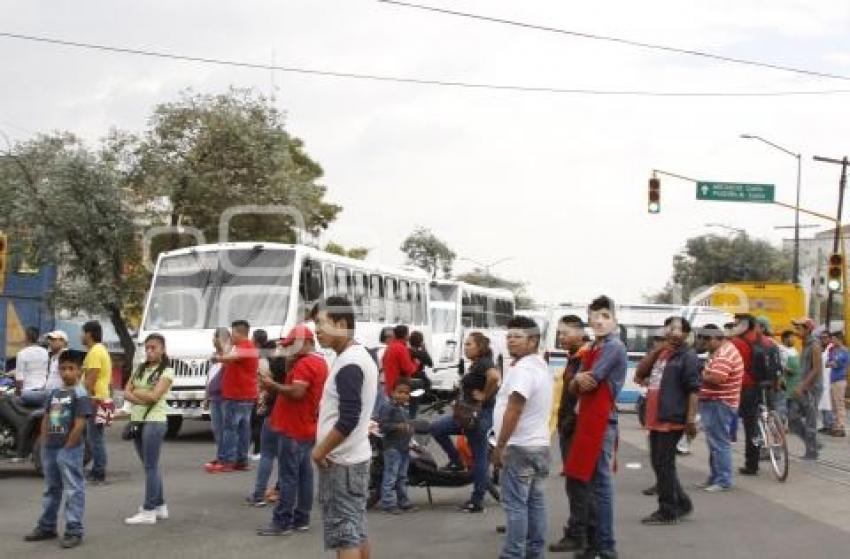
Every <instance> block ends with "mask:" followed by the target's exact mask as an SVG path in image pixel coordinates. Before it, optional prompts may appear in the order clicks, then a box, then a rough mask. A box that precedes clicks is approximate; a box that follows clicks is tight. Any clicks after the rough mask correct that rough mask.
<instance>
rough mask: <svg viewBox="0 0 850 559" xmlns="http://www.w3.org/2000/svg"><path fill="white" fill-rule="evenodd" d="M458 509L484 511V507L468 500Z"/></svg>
mask: <svg viewBox="0 0 850 559" xmlns="http://www.w3.org/2000/svg"><path fill="white" fill-rule="evenodd" d="M458 510H460V511H462V512H471V513H477V512H484V507H483V506H481V505H476V504H475V503H473V502H472V501H467V502H466V503H464V504H463V505H462V506H460V507H458Z"/></svg>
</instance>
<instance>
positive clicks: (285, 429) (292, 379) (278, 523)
mask: <svg viewBox="0 0 850 559" xmlns="http://www.w3.org/2000/svg"><path fill="white" fill-rule="evenodd" d="M280 345H281V347H283V348H286V349H287V351H288V358H289V359H290V363H289V372H288V373H287V374H286V379H285V381H284V383H283V384H278V383H276V382H274V381H273V380H272V379H271V377H268V376H266V377H263V379H262V380H263V386H265V388H266V389H267V390H273V391H275V392H277V393H278V397H277V399H276V400H275V404H274V408H273V409H272V412H271V415H270V416H269V425H270V427H271V429H272V431H274V432H275V433H277V435H278V439H279V446H278V449H279V450H278V470H279V485H280V499H279V500H278V502H277V505H276V506H275V508H274V512H273V513H272V522H271V525H270V526H268V527H264V528H260V529H258V530H257V535H260V536H280V535H285V534H288V533H291V532H292V531H305V530H307V529H308V527H309V526H310V510H311V509H312V505H313V465H312V462H311V460H310V453H311V452H312V451H313V445H314V444H315V443H316V426H317V423H318V419H319V402H320V401H321V399H322V391H323V390H324V387H325V380H326V379H327V377H328V364H327V362H326V361H325V358H324V357H323V356H322V355H321V354H320V353H316V344H315V341H314V338H313V331H312V330H310V328H308V327H307V326H305V325H303V324H299V325H298V326H296V327H295V328H293V329H292V331H291V332H290V333H289V335H287V336H286V338H284V339H283V340H281V342H280Z"/></svg>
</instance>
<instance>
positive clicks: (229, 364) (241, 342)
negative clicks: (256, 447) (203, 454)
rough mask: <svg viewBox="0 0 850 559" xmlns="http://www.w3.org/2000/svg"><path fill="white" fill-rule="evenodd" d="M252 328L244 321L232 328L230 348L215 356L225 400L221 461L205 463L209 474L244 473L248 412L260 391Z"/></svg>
mask: <svg viewBox="0 0 850 559" xmlns="http://www.w3.org/2000/svg"><path fill="white" fill-rule="evenodd" d="M250 332H251V326H250V325H249V324H248V323H247V322H246V321H244V320H236V321H234V322H233V324H232V325H231V336H232V338H233V349H232V350H231V351H230V352H228V353H217V354H215V355H214V356H213V360H214V361H215V362H219V363H222V364H223V374H224V377H222V381H221V394H222V396H223V398H224V402H223V404H222V409H223V412H224V427H223V430H222V431H223V432H222V461H221V462H218V463H215V464H208V465H207V466H206V470H207V471H208V472H210V473H227V472H233V471H247V470H250V469H251V468H250V467H249V466H248V446H249V445H250V444H251V411H252V410H253V409H254V406H255V405H256V404H257V396H258V393H259V389H258V386H257V373H258V372H259V367H260V360H259V352H258V351H257V348H256V347H255V346H254V343H253V342H252V341H251V339H250V337H249V334H250Z"/></svg>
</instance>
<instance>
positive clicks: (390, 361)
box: [381, 324, 419, 397]
mask: <svg viewBox="0 0 850 559" xmlns="http://www.w3.org/2000/svg"><path fill="white" fill-rule="evenodd" d="M409 333H410V331H409V330H408V328H407V326H405V325H403V324H399V325H398V326H396V327H395V328H393V338H392V339H391V340H390V341H389V343H388V344H387V349H386V351H384V357H383V359H382V363H381V366H382V367H383V368H384V392H386V394H387V396H390V397H391V396H392V393H393V387H394V386H395V383H396V381H397V380H398V377H400V376H402V375H404V376H406V377H412V376H413V373H415V372H416V371H417V370H419V365H417V364H416V362H415V361H414V360H413V358H412V357H411V356H410V348H409V347H407V337H408V335H409Z"/></svg>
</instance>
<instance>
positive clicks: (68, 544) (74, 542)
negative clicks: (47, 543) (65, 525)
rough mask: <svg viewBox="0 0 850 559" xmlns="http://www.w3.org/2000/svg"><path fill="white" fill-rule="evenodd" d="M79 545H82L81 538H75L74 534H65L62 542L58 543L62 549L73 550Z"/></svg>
mask: <svg viewBox="0 0 850 559" xmlns="http://www.w3.org/2000/svg"><path fill="white" fill-rule="evenodd" d="M81 543H83V537H82V536H77V535H75V534H65V535H64V536H62V541H61V542H59V545H61V546H62V549H73V548H75V547H78V546H79V545H80V544H81Z"/></svg>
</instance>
